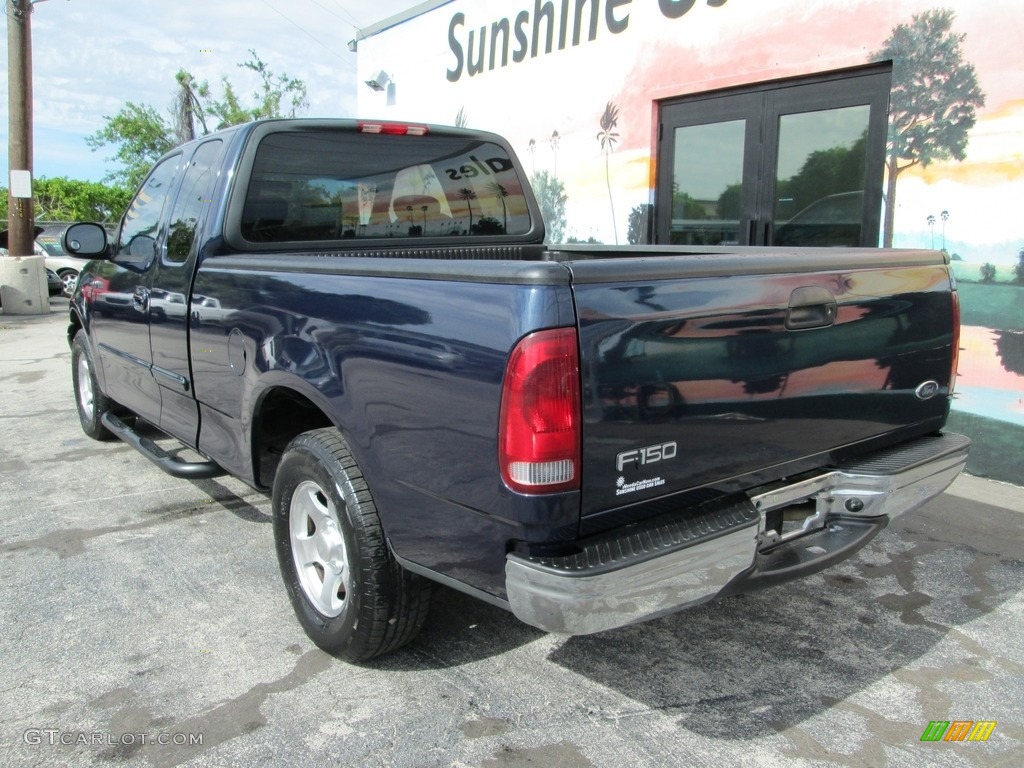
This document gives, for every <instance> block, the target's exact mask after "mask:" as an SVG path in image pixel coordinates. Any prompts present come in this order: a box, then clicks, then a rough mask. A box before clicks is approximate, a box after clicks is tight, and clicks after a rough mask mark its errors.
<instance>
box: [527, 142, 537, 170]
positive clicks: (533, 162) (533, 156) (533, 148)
mask: <svg viewBox="0 0 1024 768" xmlns="http://www.w3.org/2000/svg"><path fill="white" fill-rule="evenodd" d="M528 148H529V150H530V175H531V176H533V175H534V174H536V173H537V140H536V139H530V144H529V147H528Z"/></svg>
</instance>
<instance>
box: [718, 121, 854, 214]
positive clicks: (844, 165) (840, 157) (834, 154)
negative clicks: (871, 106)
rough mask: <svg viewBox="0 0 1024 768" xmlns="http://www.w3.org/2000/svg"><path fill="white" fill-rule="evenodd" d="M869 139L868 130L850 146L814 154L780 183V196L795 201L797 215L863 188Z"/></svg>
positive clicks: (832, 148)
mask: <svg viewBox="0 0 1024 768" xmlns="http://www.w3.org/2000/svg"><path fill="white" fill-rule="evenodd" d="M867 138H868V137H867V131H865V132H864V133H862V134H861V136H860V138H858V139H857V140H856V141H854V142H853V143H852V144H850V146H848V147H844V146H836V147H830V148H829V149H819V150H815V151H814V152H811V153H810V154H809V155H808V156H807V159H806V160H805V161H804V164H803V165H802V166H800V170H799V171H797V172H796V173H795V174H793V175H792V176H790V177H789V178H788V179H784V180H781V181H780V182H779V185H778V191H777V197H779V198H790V199H792V201H793V203H792V211H793V213H797V212H798V211H802V210H803V209H804V208H806V207H807V206H809V205H810V204H811V203H813V202H814V201H816V200H819V199H821V198H823V197H827V196H828V195H835V194H840V193H842V192H853V191H856V190H859V189H863V187H864V170H865V168H864V161H865V157H866V147H867ZM734 218H739V216H736V217H734ZM785 218H788V217H785Z"/></svg>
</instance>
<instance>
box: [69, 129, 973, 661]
mask: <svg viewBox="0 0 1024 768" xmlns="http://www.w3.org/2000/svg"><path fill="white" fill-rule="evenodd" d="M63 242H64V245H65V248H66V250H67V251H68V252H69V253H73V254H77V255H80V256H91V257H93V261H92V262H90V263H89V265H88V266H87V267H86V268H85V269H84V270H83V272H82V275H81V277H80V279H79V282H78V286H77V289H76V292H75V295H74V297H73V301H72V303H71V312H70V326H69V328H68V340H69V342H70V344H71V350H72V370H73V383H74V391H75V397H76V401H77V408H78V414H79V417H80V419H81V423H82V427H83V429H84V430H85V432H86V433H87V434H88V435H89V436H90V437H93V438H96V439H104V438H108V437H111V436H117V437H119V438H121V439H122V440H124V441H126V442H128V443H129V444H131V445H133V446H134V447H135V448H137V449H138V450H140V451H141V452H142V453H143V454H145V455H146V456H147V457H148V458H149V459H151V460H152V461H153V462H155V463H156V464H158V465H159V466H160V467H162V468H163V469H164V470H166V471H168V472H170V473H171V474H172V475H176V476H180V477H183V478H193V479H198V478H207V477H212V476H215V475H218V474H223V473H230V474H231V475H233V476H235V477H237V478H240V479H241V480H243V481H245V482H246V483H248V484H250V485H252V486H254V487H256V488H259V489H264V490H266V491H267V492H269V493H270V494H272V510H273V517H274V535H275V541H276V548H277V556H278V559H279V562H280V567H281V573H282V576H283V578H284V582H285V585H286V588H287V590H288V593H289V595H290V597H291V600H292V603H293V605H294V608H295V612H296V615H297V617H298V619H299V621H300V622H301V624H302V626H303V628H304V629H305V631H306V632H307V633H308V634H309V636H310V637H311V638H312V640H313V641H314V642H315V643H317V644H318V645H319V646H321V647H322V648H324V649H326V650H329V651H331V652H334V653H336V654H338V655H339V656H341V657H342V658H345V659H351V660H361V659H366V658H369V657H371V656H374V655H376V654H380V653H384V652H387V651H390V650H393V649H395V648H397V647H399V646H401V645H402V644H404V643H406V642H408V641H409V640H411V639H412V638H413V637H414V636H415V634H416V633H417V631H418V630H419V628H420V627H421V626H422V623H423V621H424V617H425V615H426V608H427V605H428V602H429V593H430V589H429V587H430V586H431V584H432V583H433V582H439V583H441V584H443V585H447V586H449V587H452V588H454V589H457V590H462V591H464V592H467V593H469V594H472V595H475V596H477V597H479V598H481V599H483V600H486V601H488V602H490V603H493V604H495V605H498V606H502V607H503V608H506V609H509V610H511V611H512V612H513V613H514V614H515V615H516V616H517V617H519V618H520V619H521V620H523V621H525V622H527V623H529V624H531V625H534V626H536V627H540V628H542V629H544V630H548V631H551V632H558V633H569V634H585V633H593V632H599V631H603V630H609V629H612V628H615V627H620V626H623V625H626V624H630V623H633V622H637V621H641V620H645V619H651V618H655V617H659V616H662V615H664V614H667V613H669V612H672V611H676V610H678V609H681V608H684V607H687V606H692V605H695V604H698V603H701V602H703V601H706V600H708V599H711V598H714V597H716V596H717V597H723V596H727V595H732V594H736V593H740V592H744V591H748V590H752V589H757V588H760V587H764V586H769V585H773V584H776V583H779V582H783V581H786V580H788V579H792V578H795V577H799V576H802V575H806V574H810V573H813V572H815V571H818V570H820V569H822V568H825V567H827V566H829V565H831V564H833V563H836V562H838V561H840V560H842V559H843V558H846V557H849V556H850V555H852V554H854V553H855V552H857V551H858V550H859V549H860V548H861V547H863V546H864V545H865V544H867V543H868V542H869V541H870V540H871V539H872V537H873V536H875V535H876V534H877V533H878V532H879V531H880V530H881V529H882V528H883V527H885V525H886V524H887V523H888V522H889V521H891V520H892V519H894V518H895V517H896V516H898V515H900V514H902V513H904V512H906V511H908V510H911V509H913V508H915V507H917V506H919V505H921V504H923V503H924V502H926V501H927V500H928V499H930V498H932V497H933V496H935V495H936V494H938V493H940V492H941V491H942V490H943V489H944V488H945V487H946V486H947V485H948V484H949V483H950V482H951V481H952V480H953V478H954V477H955V476H956V474H957V473H958V472H959V471H960V470H961V469H962V468H963V466H964V464H965V461H966V455H967V450H968V440H966V439H965V438H963V437H961V436H959V435H955V434H950V433H943V432H942V427H943V425H944V423H945V420H946V416H947V413H948V408H949V400H950V398H951V396H952V390H953V384H954V377H955V371H956V359H957V344H958V328H959V317H958V315H959V311H958V304H957V295H956V291H955V286H954V284H953V278H952V275H951V271H950V268H949V264H948V263H947V261H946V260H945V258H944V257H943V255H942V254H939V253H936V252H933V251H913V250H883V249H857V248H848V249H824V248H822V249H813V248H810V249H800V248H776V249H761V250H758V249H754V248H743V247H718V248H703V249H701V248H679V247H672V246H630V247H626V248H618V247H611V246H599V245H584V246H580V245H575V246H546V245H545V244H544V224H543V221H542V218H541V215H540V213H539V209H538V205H537V202H536V200H535V199H534V196H533V194H532V192H531V190H530V188H529V186H528V184H527V182H526V181H525V175H524V173H523V169H522V167H521V165H520V163H519V161H518V160H517V159H516V157H515V156H514V154H513V152H512V150H511V149H510V147H509V146H508V144H507V143H506V142H505V141H504V140H503V139H501V138H500V137H498V136H495V135H493V134H488V133H483V132H478V131H469V130H464V129H456V128H445V127H439V126H431V125H411V124H395V123H385V122H369V121H362V122H359V121H339V120H271V121H263V122H256V123H250V124H248V125H243V126H239V127H235V128H231V129H228V130H225V131H223V132H220V133H216V134H212V135H209V136H206V137H203V138H201V139H198V140H196V141H194V142H192V143H189V144H186V145H184V146H181V147H178V148H177V149H175V150H173V151H172V152H170V153H169V154H168V155H166V156H165V157H164V158H163V159H161V160H160V161H159V162H158V163H157V164H156V165H155V167H154V168H153V169H152V171H151V172H150V174H149V176H148V178H147V179H146V181H145V182H144V183H143V185H142V187H141V188H140V190H139V192H138V193H137V195H136V196H135V198H134V200H133V201H132V203H131V205H130V207H129V209H128V211H127V213H126V214H125V216H124V218H123V220H122V222H121V225H120V228H119V230H118V232H117V234H116V237H115V238H114V241H113V242H112V243H108V240H107V234H106V233H105V232H104V230H103V228H102V227H100V226H98V225H96V224H90V223H82V224H76V225H73V226H71V227H69V228H68V230H67V231H66V232H65V234H64V237H63ZM143 424H148V425H152V426H154V427H156V429H157V430H159V432H162V433H166V435H167V436H169V437H171V438H175V439H176V440H177V441H180V443H181V446H177V444H176V443H173V441H172V444H169V443H168V441H167V440H164V439H162V438H159V434H158V433H157V432H154V431H153V430H152V429H150V428H149V427H144V426H142V425H143ZM154 435H157V436H158V439H154Z"/></svg>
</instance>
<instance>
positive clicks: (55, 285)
mask: <svg viewBox="0 0 1024 768" xmlns="http://www.w3.org/2000/svg"><path fill="white" fill-rule="evenodd" d="M46 289H47V290H48V291H49V292H50V295H51V296H57V295H59V294H61V293H63V292H64V283H63V281H62V280H61V279H60V275H58V274H57V273H56V272H54V271H53V270H52V269H50V268H49V267H47V268H46ZM72 290H74V286H72Z"/></svg>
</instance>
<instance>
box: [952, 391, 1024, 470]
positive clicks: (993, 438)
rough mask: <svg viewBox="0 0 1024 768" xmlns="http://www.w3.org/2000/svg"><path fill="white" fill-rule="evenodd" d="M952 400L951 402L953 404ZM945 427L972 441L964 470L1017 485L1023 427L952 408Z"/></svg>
mask: <svg viewBox="0 0 1024 768" xmlns="http://www.w3.org/2000/svg"><path fill="white" fill-rule="evenodd" d="M955 407H956V404H955V403H954V408H955ZM946 428H947V429H948V430H950V431H951V432H959V433H960V434H963V435H967V436H968V437H969V438H971V440H972V441H973V442H972V444H971V452H970V455H969V456H968V459H967V471H968V472H969V473H970V474H972V475H977V476H979V477H988V478H991V479H992V480H1001V481H1002V482H1004V483H1014V484H1016V485H1019V484H1020V483H1021V482H1022V478H1024V457H1022V456H1021V452H1020V446H1021V445H1024V427H1020V426H1018V425H1016V424H1010V423H1009V422H1006V421H1000V420H998V419H990V418H988V417H986V416H979V415H977V414H974V413H964V412H962V411H957V410H953V411H951V412H950V414H949V420H948V421H947V422H946Z"/></svg>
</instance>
